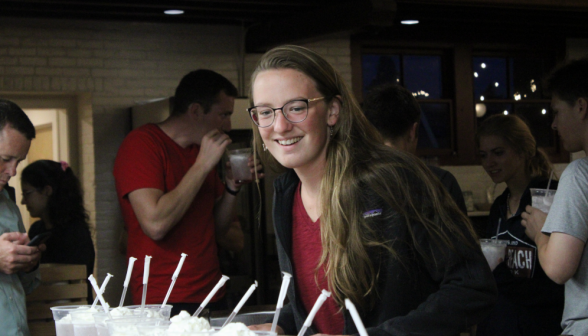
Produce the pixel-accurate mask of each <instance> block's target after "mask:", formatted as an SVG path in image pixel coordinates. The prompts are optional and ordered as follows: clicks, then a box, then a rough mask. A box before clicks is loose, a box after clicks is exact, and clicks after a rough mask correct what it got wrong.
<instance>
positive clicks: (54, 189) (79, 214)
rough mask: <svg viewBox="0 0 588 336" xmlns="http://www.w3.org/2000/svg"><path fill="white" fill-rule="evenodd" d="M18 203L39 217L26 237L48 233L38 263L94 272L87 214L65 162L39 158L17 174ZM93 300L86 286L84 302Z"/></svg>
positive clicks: (90, 289)
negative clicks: (19, 191) (79, 267)
mask: <svg viewBox="0 0 588 336" xmlns="http://www.w3.org/2000/svg"><path fill="white" fill-rule="evenodd" d="M20 181H21V187H22V202H21V203H22V204H23V205H26V207H27V210H28V212H29V214H30V215H31V217H32V218H40V219H41V220H39V221H37V222H35V223H33V225H31V227H30V229H29V238H30V239H33V238H35V237H36V236H37V235H39V234H42V233H45V232H51V236H50V237H49V239H48V240H47V241H46V242H45V245H47V250H46V251H45V252H44V253H43V255H42V256H41V263H55V264H74V265H86V274H87V276H89V275H90V274H92V273H93V272H94V257H95V252H94V244H93V242H92V235H91V233H90V228H89V223H88V221H89V217H88V214H87V212H86V209H85V208H84V197H83V194H82V188H81V186H80V182H79V180H78V178H77V177H76V176H75V175H74V173H73V170H72V169H71V168H70V167H69V165H68V164H67V163H66V162H64V161H62V162H55V161H51V160H39V161H35V162H33V163H31V164H30V165H28V166H26V167H25V169H23V171H22V173H21V178H20ZM92 301H93V296H92V288H91V286H88V302H92Z"/></svg>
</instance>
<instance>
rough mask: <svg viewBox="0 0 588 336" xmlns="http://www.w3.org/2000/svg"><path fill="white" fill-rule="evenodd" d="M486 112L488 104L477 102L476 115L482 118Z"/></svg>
mask: <svg viewBox="0 0 588 336" xmlns="http://www.w3.org/2000/svg"><path fill="white" fill-rule="evenodd" d="M485 114H486V104H483V103H477V104H476V117H478V118H482V117H483V116H484V115H485Z"/></svg>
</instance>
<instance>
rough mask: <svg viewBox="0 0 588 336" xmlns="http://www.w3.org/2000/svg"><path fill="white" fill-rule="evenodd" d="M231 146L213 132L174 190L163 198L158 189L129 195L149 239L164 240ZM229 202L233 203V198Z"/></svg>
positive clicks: (226, 138)
mask: <svg viewBox="0 0 588 336" xmlns="http://www.w3.org/2000/svg"><path fill="white" fill-rule="evenodd" d="M230 143H231V139H230V138H229V136H228V135H226V134H224V133H220V132H219V131H218V130H216V129H215V130H213V131H211V132H209V133H208V134H206V135H205V136H204V137H203V138H202V143H201V146H200V153H198V157H197V158H196V161H195V162H194V165H192V167H190V169H189V170H188V172H187V173H186V175H184V177H183V178H182V180H181V181H180V183H179V184H178V185H177V186H176V188H175V189H173V190H171V191H170V192H168V193H166V194H164V193H163V191H162V190H159V189H153V188H144V189H137V190H134V191H132V192H130V193H129V194H128V198H129V201H130V203H131V206H132V207H133V211H134V212H135V215H136V216H137V220H138V221H139V224H140V225H141V228H142V229H143V232H145V234H146V235H147V236H148V237H149V238H151V239H153V240H161V239H163V238H164V237H165V236H166V234H167V233H168V232H169V230H171V229H172V228H173V227H174V226H175V225H176V224H177V223H178V222H179V221H180V219H181V218H182V217H183V216H184V214H185V213H186V211H187V210H188V208H189V207H190V205H191V204H192V202H193V201H194V197H196V195H197V194H198V192H199V191H200V188H201V187H202V184H203V183H204V180H205V179H206V176H207V175H208V173H210V171H211V170H212V169H213V168H214V167H215V166H216V164H217V163H218V161H219V160H220V158H221V156H222V155H223V153H224V151H225V148H226V147H227V145H228V144H230ZM225 194H226V193H225ZM230 196H232V195H230ZM223 198H224V197H223ZM231 198H233V200H232V202H234V196H232V197H231ZM231 204H232V203H231ZM217 224H218V223H217Z"/></svg>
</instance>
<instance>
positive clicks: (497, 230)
mask: <svg viewBox="0 0 588 336" xmlns="http://www.w3.org/2000/svg"><path fill="white" fill-rule="evenodd" d="M501 223H502V218H498V227H497V228H496V237H494V239H495V240H496V239H498V234H500V224H501Z"/></svg>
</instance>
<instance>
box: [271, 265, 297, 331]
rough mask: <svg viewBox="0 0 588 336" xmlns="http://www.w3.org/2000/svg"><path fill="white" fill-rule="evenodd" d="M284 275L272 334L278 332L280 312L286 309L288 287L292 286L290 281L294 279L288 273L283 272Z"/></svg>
mask: <svg viewBox="0 0 588 336" xmlns="http://www.w3.org/2000/svg"><path fill="white" fill-rule="evenodd" d="M282 274H284V278H283V279H282V288H280V296H278V303H276V312H275V314H274V321H273V322H272V328H271V332H276V328H277V326H278V319H279V318H280V311H281V310H282V307H284V299H285V298H286V293H287V292H288V285H289V284H290V279H291V278H292V274H290V273H287V272H282Z"/></svg>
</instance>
